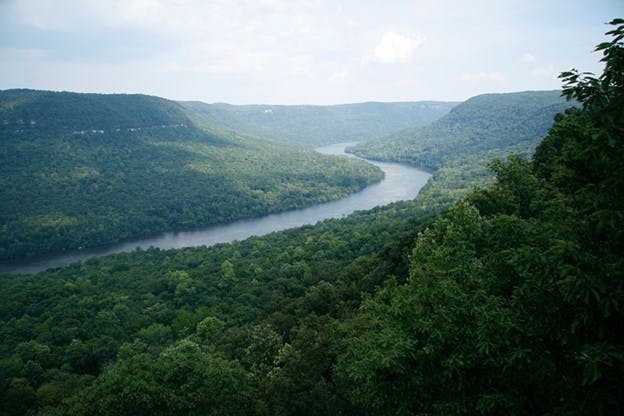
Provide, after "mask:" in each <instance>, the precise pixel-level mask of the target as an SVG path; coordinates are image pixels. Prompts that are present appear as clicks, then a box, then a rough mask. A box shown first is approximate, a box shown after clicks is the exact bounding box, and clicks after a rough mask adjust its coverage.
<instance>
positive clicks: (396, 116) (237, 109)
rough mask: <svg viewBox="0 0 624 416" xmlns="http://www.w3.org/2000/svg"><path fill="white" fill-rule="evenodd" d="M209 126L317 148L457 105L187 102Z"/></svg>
mask: <svg viewBox="0 0 624 416" xmlns="http://www.w3.org/2000/svg"><path fill="white" fill-rule="evenodd" d="M181 104H182V105H183V106H184V107H185V108H187V109H189V110H190V111H191V112H192V113H193V114H194V115H195V116H196V117H198V118H199V119H201V120H202V121H204V122H206V123H208V124H209V125H212V126H215V127H219V128H224V129H230V130H234V131H236V132H239V133H244V134H249V135H251V136H254V137H262V138H265V139H269V140H273V141H277V142H281V143H287V144H290V145H301V146H306V147H317V146H321V145H325V144H333V143H342V142H351V141H363V140H368V139H371V138H373V137H377V136H382V135H386V134H389V133H392V132H394V131H397V130H403V129H406V128H409V127H415V126H421V125H425V124H429V123H431V122H432V121H435V120H437V119H439V118H440V117H442V116H444V115H445V114H447V113H448V112H449V110H450V109H451V108H453V107H454V106H455V105H456V104H457V103H454V102H442V101H417V102H397V103H377V102H368V103H359V104H341V105H230V104H206V103H202V102H182V103H181Z"/></svg>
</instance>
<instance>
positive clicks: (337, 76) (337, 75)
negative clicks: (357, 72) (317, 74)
mask: <svg viewBox="0 0 624 416" xmlns="http://www.w3.org/2000/svg"><path fill="white" fill-rule="evenodd" d="M349 75H350V72H349V70H348V69H344V68H343V69H339V70H337V71H334V72H333V73H332V74H331V75H330V77H329V80H330V81H340V80H343V79H347V78H349Z"/></svg>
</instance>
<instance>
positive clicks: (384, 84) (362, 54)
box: [0, 0, 624, 104]
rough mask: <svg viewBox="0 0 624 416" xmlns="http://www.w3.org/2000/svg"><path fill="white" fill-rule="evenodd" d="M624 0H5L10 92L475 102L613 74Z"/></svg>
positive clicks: (1, 35)
mask: <svg viewBox="0 0 624 416" xmlns="http://www.w3.org/2000/svg"><path fill="white" fill-rule="evenodd" d="M616 17H624V1H622V0H586V1H583V0H411V1H408V0H353V1H352V0H344V1H342V0H334V1H324V0H301V1H299V0H203V1H202V0H168V1H167V0H0V89H10V88H32V89H45V90H55V91H76V92H98V93H142V94H149V95H157V96H160V97H164V98H169V99H174V100H200V101H204V102H209V103H212V102H227V103H232V104H253V103H262V104H339V103H355V102H364V101H385V102H390V101H420V100H441V101H463V100H466V99H468V98H470V97H472V96H475V95H478V94H483V93H495V92H513V91H526V90H544V89H557V88H560V87H561V82H560V80H559V79H558V78H557V76H558V74H559V73H560V72H562V71H567V70H569V69H571V68H577V69H579V70H581V71H590V72H594V73H600V72H601V68H602V65H601V64H600V63H599V60H600V57H601V56H600V55H599V54H597V53H594V52H593V50H594V48H595V46H596V45H597V44H598V43H600V42H603V41H605V40H606V39H607V38H606V37H605V35H604V33H605V32H606V31H608V30H609V26H608V25H606V23H607V22H609V21H611V20H612V19H613V18H616Z"/></svg>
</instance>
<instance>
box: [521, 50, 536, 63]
mask: <svg viewBox="0 0 624 416" xmlns="http://www.w3.org/2000/svg"><path fill="white" fill-rule="evenodd" d="M535 59H536V58H535V56H534V55H532V54H530V53H528V52H525V53H523V54H522V62H526V63H531V62H535Z"/></svg>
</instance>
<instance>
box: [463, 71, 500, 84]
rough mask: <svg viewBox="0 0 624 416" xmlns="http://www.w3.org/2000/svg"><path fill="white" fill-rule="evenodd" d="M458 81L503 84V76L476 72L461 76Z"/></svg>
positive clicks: (498, 73) (494, 73)
mask: <svg viewBox="0 0 624 416" xmlns="http://www.w3.org/2000/svg"><path fill="white" fill-rule="evenodd" d="M460 79H461V80H462V81H467V82H473V81H494V82H503V81H505V75H503V74H502V73H500V72H478V73H472V74H463V75H462V76H461V77H460Z"/></svg>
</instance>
